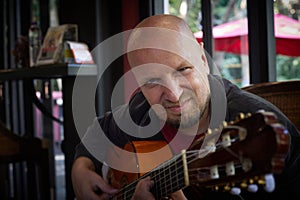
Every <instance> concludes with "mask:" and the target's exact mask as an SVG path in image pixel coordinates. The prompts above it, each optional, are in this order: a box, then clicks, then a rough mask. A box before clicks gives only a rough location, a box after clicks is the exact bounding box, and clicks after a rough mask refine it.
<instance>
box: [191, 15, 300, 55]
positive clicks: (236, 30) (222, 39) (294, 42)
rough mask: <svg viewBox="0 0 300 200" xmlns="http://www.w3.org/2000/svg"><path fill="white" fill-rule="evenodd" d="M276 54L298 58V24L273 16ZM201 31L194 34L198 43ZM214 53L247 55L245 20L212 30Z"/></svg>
mask: <svg viewBox="0 0 300 200" xmlns="http://www.w3.org/2000/svg"><path fill="white" fill-rule="evenodd" d="M274 22H275V27H274V29H275V38H276V53H277V54H281V55H287V56H300V22H299V21H297V20H294V19H292V18H289V17H287V16H285V15H281V14H275V15H274ZM202 36H203V33H202V31H199V32H196V33H195V37H196V39H197V40H198V42H201V41H202ZM213 36H214V47H215V50H216V51H225V52H229V53H236V54H241V53H242V54H247V53H248V20H247V18H243V19H239V20H235V21H231V22H228V23H225V24H221V25H218V26H215V27H214V28H213Z"/></svg>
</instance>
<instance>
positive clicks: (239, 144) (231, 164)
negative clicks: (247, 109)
mask: <svg viewBox="0 0 300 200" xmlns="http://www.w3.org/2000/svg"><path fill="white" fill-rule="evenodd" d="M216 136H218V137H216ZM289 141H290V139H289V134H288V132H287V130H286V129H285V127H284V126H283V125H281V124H279V123H278V121H277V117H276V115H275V114H274V113H272V112H264V111H262V112H257V113H254V114H246V115H244V114H241V115H240V117H238V118H237V119H236V120H235V121H232V122H229V123H224V124H223V125H222V127H220V128H219V129H216V130H209V131H208V132H207V134H206V135H205V137H201V138H199V139H198V140H197V141H195V142H194V143H193V145H191V147H190V148H188V149H186V150H182V151H181V153H179V154H177V155H172V151H171V150H170V154H169V155H167V156H166V155H164V156H165V157H168V158H164V160H165V161H163V162H162V163H161V164H159V165H158V166H156V167H155V168H153V169H152V170H150V171H149V172H145V173H128V172H122V171H118V170H116V169H110V171H109V173H108V180H109V182H110V184H111V185H113V186H114V187H117V188H119V189H120V190H119V192H118V193H117V194H116V195H115V196H113V197H112V198H111V199H124V200H125V199H131V197H132V195H133V193H134V190H135V187H136V185H137V183H138V181H139V180H140V179H142V178H144V177H146V176H150V177H151V179H152V180H154V186H153V188H152V189H151V192H152V193H153V195H154V196H155V198H156V199H163V198H165V197H167V196H168V195H170V194H171V193H173V192H175V191H177V190H179V189H184V188H186V187H188V186H194V187H198V188H202V189H203V188H204V189H210V190H215V191H224V192H237V191H239V190H243V189H249V188H251V187H252V190H253V191H254V192H255V190H258V189H260V187H265V189H266V190H267V191H269V192H272V191H273V190H274V184H275V183H274V179H272V176H271V178H267V179H266V178H265V177H270V176H266V175H268V174H276V173H280V172H281V171H282V169H283V167H284V164H285V157H286V155H287V152H288V149H289V145H290V143H289ZM165 145H167V144H166V143H165V142H163V141H133V142H132V143H130V144H128V145H126V146H125V149H126V150H132V151H134V152H151V151H153V150H155V149H158V148H162V147H164V146H165ZM147 163H148V164H149V163H151V160H148V161H145V160H143V161H141V160H139V158H138V156H137V159H136V165H137V166H138V167H142V166H143V165H147Z"/></svg>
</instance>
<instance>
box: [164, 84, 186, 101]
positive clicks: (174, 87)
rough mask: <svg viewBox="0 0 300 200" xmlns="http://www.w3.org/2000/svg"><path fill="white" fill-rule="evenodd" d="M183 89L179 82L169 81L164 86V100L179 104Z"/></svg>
mask: <svg viewBox="0 0 300 200" xmlns="http://www.w3.org/2000/svg"><path fill="white" fill-rule="evenodd" d="M182 92H183V88H182V87H181V85H180V83H179V82H178V81H177V80H170V79H169V80H168V81H167V82H166V83H165V85H164V98H165V99H166V100H169V101H171V102H178V101H179V99H180V96H181V95H182Z"/></svg>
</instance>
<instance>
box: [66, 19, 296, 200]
mask: <svg viewBox="0 0 300 200" xmlns="http://www.w3.org/2000/svg"><path fill="white" fill-rule="evenodd" d="M127 47H128V49H127V50H128V53H127V56H128V61H129V64H130V66H131V71H132V73H133V75H134V76H135V78H136V82H137V84H138V90H137V91H136V92H135V93H134V94H133V95H132V98H131V100H130V102H129V104H127V105H124V106H121V107H118V108H117V109H115V110H113V111H111V112H108V113H106V114H105V116H103V117H99V118H97V119H96V120H95V122H94V124H93V125H91V127H89V129H88V131H87V133H86V138H89V139H86V141H88V142H86V141H84V142H82V143H80V144H79V145H78V146H77V149H76V157H75V161H74V164H73V168H72V183H73V188H74V191H75V194H76V197H77V199H78V200H86V199H109V198H116V196H115V195H117V194H118V193H119V192H120V191H121V190H122V189H121V187H117V188H114V187H112V184H111V182H110V181H109V180H108V179H107V178H106V172H107V171H105V170H104V169H105V166H108V167H111V168H117V170H119V171H126V172H131V173H134V172H140V170H142V168H141V166H137V165H138V164H137V163H134V164H133V165H131V164H130V162H131V160H132V156H133V157H139V158H140V156H141V158H142V156H144V154H136V155H132V154H130V153H128V152H127V151H126V152H124V151H122V149H123V148H124V147H126V144H128V143H132V142H134V141H165V142H166V143H168V147H169V148H170V149H171V150H170V151H171V152H172V153H173V154H174V155H175V154H178V153H180V152H181V151H182V150H184V149H187V148H189V146H190V145H191V144H192V143H193V142H194V141H195V138H199V137H201V136H203V134H204V133H206V132H207V130H208V129H210V128H217V127H218V126H219V125H220V124H221V123H222V122H223V121H232V120H234V119H235V118H236V116H238V114H239V113H241V112H242V113H255V112H257V111H258V110H267V111H271V112H274V113H275V114H276V115H277V117H278V120H279V122H280V123H281V124H283V125H284V126H285V127H287V129H288V132H289V134H290V136H291V143H292V144H293V146H294V147H297V148H295V149H292V150H293V151H294V152H289V155H294V156H295V157H290V156H288V157H287V162H286V163H287V166H286V168H285V169H284V171H283V173H282V174H280V175H278V177H277V176H276V177H275V180H276V184H277V185H276V189H275V191H274V192H272V193H269V192H261V193H256V194H248V193H245V194H243V193H241V194H238V195H235V196H233V195H232V194H229V193H219V192H216V193H214V192H206V191H202V190H201V189H199V188H195V187H192V186H187V187H185V186H183V187H178V188H176V190H171V191H172V192H170V194H166V197H168V198H170V199H178V200H179V199H201V198H203V199H205V198H222V199H234V198H237V199H239V198H240V196H239V195H241V196H242V197H243V198H244V199H248V198H249V199H251V198H254V199H259V198H261V197H264V198H267V199H268V198H273V197H274V196H275V195H276V196H277V197H281V196H282V197H283V196H284V197H285V198H287V196H288V195H290V194H293V195H296V196H297V197H300V196H299V192H298V189H297V188H298V187H299V179H300V178H295V179H293V180H291V179H289V178H287V177H299V171H300V170H298V168H297V164H292V163H293V161H290V160H288V159H291V158H293V159H294V160H295V161H297V162H295V163H298V166H299V160H300V159H299V155H300V154H297V155H296V154H293V153H295V152H297V151H298V152H299V148H300V144H299V141H300V140H299V132H298V130H297V129H296V128H295V126H294V125H293V124H292V123H291V122H290V121H289V120H288V119H287V118H286V117H285V116H284V115H283V114H282V112H281V111H280V110H279V109H278V108H276V107H275V106H274V105H272V104H271V103H269V102H267V101H265V100H263V99H261V98H259V97H256V96H254V95H253V94H250V93H247V92H245V91H241V90H240V89H239V88H238V87H237V86H235V85H233V84H232V83H231V82H229V81H228V80H226V79H223V78H221V77H219V76H217V75H214V74H211V73H210V70H209V66H208V62H207V57H206V55H205V51H204V48H203V44H199V43H198V42H197V41H196V39H195V38H194V36H193V33H192V31H191V30H190V29H189V27H188V25H187V24H186V23H185V21H184V20H182V19H180V18H178V17H176V16H173V15H155V16H151V17H149V18H146V19H145V20H143V21H142V22H140V23H139V24H138V25H137V26H136V27H135V29H134V30H132V32H131V34H130V37H129V40H128V46H127ZM121 126H123V127H121ZM100 132H101V133H102V132H103V135H102V136H101V137H102V139H99V140H98V139H95V138H96V136H97V134H98V133H100ZM99 135H101V134H99ZM89 136H90V137H89ZM99 137H100V136H99ZM101 137H100V138H101ZM107 138H108V139H109V141H111V144H112V146H117V147H120V149H121V150H120V149H119V148H114V147H112V146H110V145H108V144H107V143H109V142H103V141H106V139H107ZM96 141H99V142H98V143H97V142H96ZM142 144H143V143H142ZM111 147H112V148H113V149H114V150H115V151H116V152H117V153H116V152H115V153H114V154H109V156H107V155H108V154H106V153H107V152H108V151H107V149H111ZM116 149H117V150H116ZM94 150H95V152H97V151H98V152H102V154H101V155H95V154H94V153H93V151H94ZM103 152H105V153H103ZM157 152H158V153H157ZM166 152H167V150H166V149H165V148H160V149H158V150H157V151H153V152H151V153H152V154H151V155H152V157H151V155H149V156H150V157H151V162H149V163H148V164H147V166H143V170H144V172H147V171H150V170H151V169H153V168H154V167H155V166H157V164H159V162H161V159H159V158H160V157H163V155H164V154H165V153H166ZM155 153H157V154H155ZM114 155H118V156H116V157H114ZM153 155H154V156H153ZM147 156H148V155H147ZM112 158H114V159H112ZM147 158H148V157H147ZM116 160H120V162H118V161H116ZM146 160H147V159H145V162H146ZM162 160H163V159H162ZM151 163H154V164H153V165H152V164H151ZM287 169H289V170H287ZM135 170H136V171H135ZM167 176H168V175H167ZM169 176H171V175H169ZM165 184H166V185H167V184H169V183H167V182H166V183H165ZM157 185H158V184H157V179H156V178H155V177H153V176H151V174H150V175H147V176H145V177H141V178H140V179H138V182H137V184H136V185H134V187H133V190H132V195H127V193H126V195H125V194H124V193H123V195H125V196H121V199H133V200H137V199H155V195H156V194H153V190H154V189H156V190H159V189H160V188H155V187H157Z"/></svg>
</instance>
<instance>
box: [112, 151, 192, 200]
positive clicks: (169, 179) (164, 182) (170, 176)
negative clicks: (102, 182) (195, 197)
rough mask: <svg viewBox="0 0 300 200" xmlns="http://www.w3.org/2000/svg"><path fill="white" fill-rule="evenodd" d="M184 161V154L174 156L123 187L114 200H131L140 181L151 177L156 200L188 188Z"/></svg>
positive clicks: (152, 190)
mask: <svg viewBox="0 0 300 200" xmlns="http://www.w3.org/2000/svg"><path fill="white" fill-rule="evenodd" d="M184 159H185V157H184V156H183V154H179V155H176V156H174V157H173V158H172V159H170V160H168V161H166V162H164V163H163V164H162V165H159V166H158V167H156V168H155V169H153V170H152V171H150V172H148V173H146V174H144V175H143V176H141V177H140V178H138V179H136V180H135V181H134V182H132V183H130V184H129V185H127V186H125V187H123V188H122V189H121V190H120V191H119V193H118V194H117V195H116V196H114V197H113V198H112V199H124V200H125V199H126V200H127V199H128V200H130V199H131V198H132V196H133V193H134V191H135V188H136V185H137V183H138V181H139V180H141V179H142V178H145V177H147V176H150V177H151V180H153V181H154V186H153V188H152V189H151V192H152V193H153V195H154V196H155V199H161V198H163V197H166V196H168V195H169V194H171V193H173V192H175V191H177V190H179V189H182V188H183V187H185V186H186V185H185V177H184Z"/></svg>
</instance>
